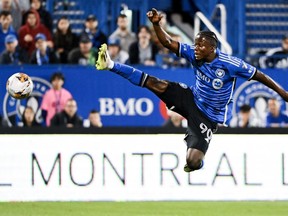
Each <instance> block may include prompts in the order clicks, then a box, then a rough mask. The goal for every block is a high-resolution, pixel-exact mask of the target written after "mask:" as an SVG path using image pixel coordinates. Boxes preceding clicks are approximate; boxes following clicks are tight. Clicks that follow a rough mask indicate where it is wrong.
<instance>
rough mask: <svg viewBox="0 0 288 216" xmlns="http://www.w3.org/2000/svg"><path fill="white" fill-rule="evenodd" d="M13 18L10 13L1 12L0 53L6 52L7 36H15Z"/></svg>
mask: <svg viewBox="0 0 288 216" xmlns="http://www.w3.org/2000/svg"><path fill="white" fill-rule="evenodd" d="M12 21H13V19H12V16H11V13H10V12H9V11H2V12H0V53H1V52H3V51H4V50H5V37H6V36H7V35H15V36H17V33H16V32H15V30H14V28H13V26H12Z"/></svg>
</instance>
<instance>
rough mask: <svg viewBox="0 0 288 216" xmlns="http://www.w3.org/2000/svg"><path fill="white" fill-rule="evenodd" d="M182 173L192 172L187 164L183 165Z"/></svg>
mask: <svg viewBox="0 0 288 216" xmlns="http://www.w3.org/2000/svg"><path fill="white" fill-rule="evenodd" d="M184 171H185V172H192V171H193V170H192V169H191V168H190V167H189V166H188V165H187V164H185V166H184Z"/></svg>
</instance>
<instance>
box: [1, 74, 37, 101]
mask: <svg viewBox="0 0 288 216" xmlns="http://www.w3.org/2000/svg"><path fill="white" fill-rule="evenodd" d="M6 90H7V92H8V94H9V95H10V96H11V97H13V98H15V99H23V98H27V97H29V96H30V95H31V93H32V91H33V82H32V80H31V78H30V77H29V76H28V75H27V74H25V73H15V74H13V75H12V76H10V77H9V79H8V80H7V83H6Z"/></svg>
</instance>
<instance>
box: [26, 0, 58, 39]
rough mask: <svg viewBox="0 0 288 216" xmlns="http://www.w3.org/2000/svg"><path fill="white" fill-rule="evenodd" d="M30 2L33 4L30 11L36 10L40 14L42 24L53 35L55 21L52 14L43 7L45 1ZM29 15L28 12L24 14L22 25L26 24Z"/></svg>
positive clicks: (33, 0)
mask: <svg viewBox="0 0 288 216" xmlns="http://www.w3.org/2000/svg"><path fill="white" fill-rule="evenodd" d="M30 2H31V6H30V9H33V10H36V11H37V12H38V13H39V16H40V21H41V23H42V24H43V25H44V26H45V27H46V28H47V29H49V31H50V33H52V32H53V19H52V16H51V14H50V12H49V11H47V10H46V9H45V8H44V7H43V5H42V3H43V1H42V0H30ZM27 14H28V13H27V12H26V13H24V14H23V18H22V25H24V24H25V21H24V20H26V19H27ZM23 21H24V22H23Z"/></svg>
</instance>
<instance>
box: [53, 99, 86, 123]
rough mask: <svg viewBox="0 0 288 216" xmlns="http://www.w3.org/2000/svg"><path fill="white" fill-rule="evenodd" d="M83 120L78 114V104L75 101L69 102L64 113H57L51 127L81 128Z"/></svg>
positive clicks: (70, 100)
mask: <svg viewBox="0 0 288 216" xmlns="http://www.w3.org/2000/svg"><path fill="white" fill-rule="evenodd" d="M82 125H83V120H82V118H81V117H80V116H79V115H78V114H77V103H76V101H75V100H74V99H72V98H71V99H69V100H67V102H66V104H65V108H64V110H63V111H62V112H60V113H56V114H55V116H54V117H53V118H52V119H51V126H63V127H68V128H71V127H81V126H82Z"/></svg>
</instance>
